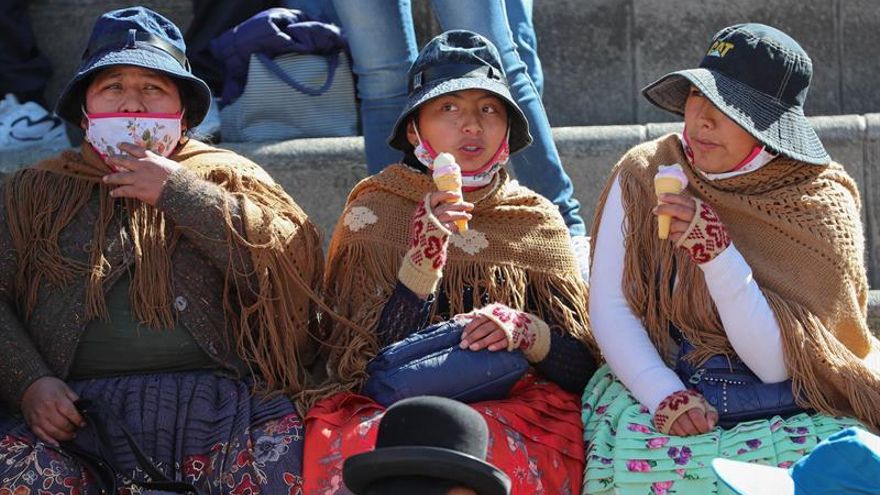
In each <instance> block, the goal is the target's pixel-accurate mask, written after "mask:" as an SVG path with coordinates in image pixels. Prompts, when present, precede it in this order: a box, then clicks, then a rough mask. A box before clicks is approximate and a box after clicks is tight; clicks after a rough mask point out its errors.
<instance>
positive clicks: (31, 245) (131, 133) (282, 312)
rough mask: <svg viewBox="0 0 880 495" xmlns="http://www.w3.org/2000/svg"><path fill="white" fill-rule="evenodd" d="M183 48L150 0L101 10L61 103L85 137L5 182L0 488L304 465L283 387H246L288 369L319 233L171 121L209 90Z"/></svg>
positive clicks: (309, 312)
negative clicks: (7, 411) (8, 412)
mask: <svg viewBox="0 0 880 495" xmlns="http://www.w3.org/2000/svg"><path fill="white" fill-rule="evenodd" d="M184 53H185V46H184V43H183V40H182V37H181V34H180V31H179V30H178V29H177V27H176V26H175V25H174V24H172V23H171V22H170V21H168V20H167V19H165V18H164V17H162V16H160V15H159V14H156V13H155V12H152V11H150V10H148V9H145V8H141V7H137V8H130V9H122V10H116V11H112V12H108V13H106V14H104V15H103V16H101V17H100V18H99V19H98V21H97V23H96V24H95V27H94V30H93V32H92V36H91V38H90V40H89V46H88V48H87V49H86V52H85V54H84V56H83V61H82V65H81V66H80V69H79V71H78V73H77V74H76V76H75V77H74V78H73V79H72V80H71V82H70V83H69V84H68V86H67V88H66V89H65V90H64V91H63V93H62V94H61V97H60V99H59V102H58V107H57V112H58V114H59V115H60V116H61V117H62V118H64V119H66V120H67V121H68V122H70V123H73V124H76V125H81V126H82V127H83V129H84V130H85V132H86V141H85V142H84V143H83V146H82V148H81V149H80V150H79V151H66V152H64V153H62V154H61V155H60V156H58V157H55V158H52V159H49V160H46V161H43V162H40V163H38V164H36V165H34V166H32V167H29V168H26V169H24V170H21V171H19V172H18V173H16V174H13V175H12V176H11V177H10V178H9V179H8V180H7V182H6V184H5V185H4V186H3V189H2V195H3V199H2V200H0V210H2V211H0V218H2V219H3V220H2V221H0V252H2V259H0V281H2V282H0V284H2V285H0V321H2V323H0V328H2V331H0V346H2V348H3V349H4V351H5V352H4V354H5V355H6V357H5V358H4V359H3V360H2V362H0V398H2V399H3V400H4V402H6V403H7V404H8V405H9V406H10V407H11V408H12V409H13V410H14V411H16V412H20V413H21V417H6V418H4V419H5V421H4V424H3V427H2V431H0V434H2V435H4V436H3V437H2V440H0V483H2V485H3V488H4V489H10V490H11V491H12V492H15V493H19V491H21V492H22V493H35V492H36V491H37V489H40V490H45V491H46V492H47V493H49V492H51V493H56V492H59V491H61V492H65V493H67V492H69V491H70V490H72V491H73V492H76V490H82V491H83V492H86V493H96V492H97V491H99V490H108V491H112V492H114V493H115V490H114V489H113V487H112V486H110V485H113V484H118V485H119V489H120V490H121V489H123V488H128V489H132V490H134V489H136V488H137V489H142V488H144V487H145V485H144V482H146V481H149V480H148V479H147V478H148V477H149V478H151V479H152V481H154V482H155V481H159V480H158V479H157V478H161V477H163V476H164V477H167V478H170V479H171V480H174V479H177V480H183V481H186V482H189V483H192V484H194V485H195V486H196V487H197V488H198V489H199V490H200V491H203V492H205V493H208V492H211V493H214V492H218V491H220V490H222V491H223V492H224V493H225V492H231V493H239V492H251V491H254V490H262V491H263V492H264V493H270V492H271V493H280V492H282V491H283V492H285V493H286V492H287V491H288V490H294V489H295V488H297V487H299V485H300V484H301V477H300V475H301V458H302V455H301V453H302V451H301V448H302V424H301V420H300V416H299V415H298V414H297V411H296V410H295V407H294V404H293V403H292V402H291V401H290V400H289V399H286V398H284V397H282V396H281V395H280V394H276V395H273V396H271V397H266V396H265V395H264V394H262V393H259V394H257V395H254V392H270V391H271V392H277V391H283V392H286V393H288V394H290V395H296V394H297V393H299V392H300V389H301V388H302V386H303V380H304V376H303V374H302V373H303V372H302V369H303V367H304V366H305V365H306V364H307V363H308V360H309V355H310V352H309V349H308V347H307V342H308V338H307V334H308V329H309V326H310V325H311V324H312V323H314V320H315V311H314V304H313V303H312V299H311V297H313V296H312V295H313V294H314V291H315V289H316V288H317V287H318V285H319V284H320V279H321V272H322V255H321V247H320V241H319V236H318V233H317V229H316V228H315V227H314V226H313V225H312V224H311V223H309V221H308V220H307V218H306V216H305V215H304V214H303V212H302V211H301V210H300V209H299V207H298V206H297V205H296V204H295V203H294V202H293V200H291V199H290V197H289V196H287V195H286V194H285V193H284V192H283V190H282V189H281V188H280V187H279V186H278V185H277V184H275V183H274V182H273V181H272V180H271V178H270V177H269V176H268V175H267V174H266V173H265V171H263V170H262V169H261V168H260V167H259V166H257V165H256V164H254V163H252V162H250V161H248V160H246V159H245V158H243V157H241V156H238V155H236V154H234V153H231V152H228V151H224V150H220V149H217V148H212V147H210V146H207V145H205V144H202V143H199V142H198V141H195V140H194V139H189V138H187V137H186V136H185V131H186V129H187V128H190V127H192V126H195V125H197V124H198V123H199V122H200V121H201V120H202V118H203V117H204V116H205V113H206V111H207V109H208V106H209V104H210V91H209V90H208V87H207V86H206V85H205V83H204V82H203V81H201V80H200V79H198V78H197V77H195V76H193V75H192V73H191V72H190V69H189V63H188V61H187V59H186V56H185V55H184ZM123 430H127V431H128V432H129V433H130V434H131V436H130V437H128V438H127V437H126V435H125V434H124V433H123ZM102 434H103V436H102ZM138 451H141V453H142V454H143V455H144V456H145V457H143V456H142V457H138V455H137V453H138ZM88 456H97V461H100V462H101V463H103V465H99V464H96V463H95V462H90V463H89V464H84V462H85V459H86V458H87V457H88ZM92 460H93V461H94V460H95V459H92ZM156 467H158V471H159V472H158V473H157V472H155V471H151V468H156ZM84 468H86V469H84ZM108 471H110V472H109V475H108Z"/></svg>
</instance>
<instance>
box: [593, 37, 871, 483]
mask: <svg viewBox="0 0 880 495" xmlns="http://www.w3.org/2000/svg"><path fill="white" fill-rule="evenodd" d="M811 76H812V62H811V61H810V58H809V57H808V56H807V54H806V53H805V52H804V50H803V49H802V48H801V47H800V45H798V44H797V42H795V41H794V40H793V39H791V38H790V37H789V36H788V35H786V34H785V33H783V32H781V31H779V30H777V29H774V28H772V27H770V26H765V25H762V24H740V25H735V26H730V27H727V28H725V29H723V30H721V31H720V32H718V33H717V34H716V35H715V37H714V39H713V40H712V43H711V45H710V46H709V48H708V50H707V51H706V52H705V56H704V57H703V61H702V63H701V64H700V66H699V67H698V68H696V69H689V70H682V71H678V72H673V73H670V74H668V75H666V76H663V77H662V78H660V79H659V80H658V81H657V82H654V83H652V84H650V85H649V86H648V87H647V88H645V89H644V90H643V94H644V95H645V97H647V98H648V100H649V101H651V102H652V103H654V104H655V105H657V106H659V107H661V108H664V109H666V110H668V111H670V112H673V113H677V114H680V115H683V116H684V123H685V125H684V129H683V131H682V132H681V133H680V134H678V133H676V134H670V135H667V136H664V137H661V138H659V139H656V140H654V141H652V142H649V143H645V144H642V145H639V146H637V147H635V148H633V149H632V150H630V151H629V152H628V153H627V154H626V155H625V156H624V157H623V158H622V159H621V161H620V162H619V163H618V164H617V166H616V167H615V168H614V170H613V172H612V176H611V178H610V179H609V181H608V184H607V186H606V189H605V192H604V194H603V196H602V198H601V201H600V205H599V208H598V209H597V212H598V213H597V216H596V218H595V220H594V222H593V233H594V240H595V246H594V247H595V254H596V256H595V258H594V259H593V272H592V278H591V299H590V317H591V319H592V323H593V328H594V331H595V334H596V340H597V341H598V343H599V347H600V348H601V349H602V354H603V356H604V357H605V358H606V359H607V366H605V367H603V368H601V369H600V370H599V371H598V372H597V373H596V374H595V375H594V376H593V378H592V380H591V381H590V383H589V384H588V385H587V387H586V390H585V392H584V396H583V410H584V414H583V417H584V424H585V442H586V445H587V446H588V447H587V448H588V452H587V458H588V463H587V470H586V479H585V482H584V493H630V492H633V493H636V492H637V493H655V494H660V493H679V494H681V493H714V492H715V491H716V490H718V486H717V479H716V477H715V475H714V474H713V473H712V471H711V470H710V469H709V463H710V461H711V459H712V458H714V457H718V456H721V457H727V458H735V459H739V460H748V461H758V462H761V463H763V464H769V465H774V466H788V465H790V464H792V463H793V462H795V461H797V460H798V459H799V458H800V457H801V456H802V455H803V454H804V453H806V452H809V451H810V450H811V449H812V448H813V447H815V445H816V443H817V442H818V441H819V440H821V439H823V438H825V437H827V436H829V435H831V434H832V433H834V432H837V431H839V430H841V429H843V428H845V427H847V426H853V425H858V424H859V423H860V422H861V423H863V424H865V425H868V426H869V427H872V428H877V427H880V366H878V359H877V358H878V355H880V354H878V342H877V339H876V338H874V337H873V336H872V335H871V333H870V332H869V330H868V327H867V321H866V310H865V308H866V297H867V293H868V291H867V289H868V285H867V278H866V275H865V267H864V263H863V262H864V251H863V249H864V237H863V232H862V225H861V220H860V215H859V209H860V202H859V193H858V188H857V186H856V184H855V182H854V181H853V179H852V178H851V177H850V176H849V175H848V174H847V173H846V171H845V170H844V167H843V166H841V165H840V164H837V163H835V162H833V161H832V160H831V158H830V157H829V156H828V153H827V152H826V151H825V148H824V147H823V145H822V143H821V141H820V140H819V138H818V137H817V135H816V133H815V131H814V130H813V128H812V126H811V125H810V122H809V121H808V120H807V119H806V117H805V116H804V112H803V104H804V99H805V98H806V95H807V90H808V88H809V83H810V79H811ZM670 186H674V187H670Z"/></svg>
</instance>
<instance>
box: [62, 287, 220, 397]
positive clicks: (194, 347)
mask: <svg viewBox="0 0 880 495" xmlns="http://www.w3.org/2000/svg"><path fill="white" fill-rule="evenodd" d="M130 286H131V276H130V275H128V274H127V275H124V276H123V277H122V278H120V279H119V281H118V282H116V283H115V284H114V285H113V287H111V288H110V290H109V291H108V293H107V311H108V313H109V318H108V319H107V320H104V319H101V318H95V319H93V320H92V321H90V322H89V324H88V325H87V326H86V329H85V331H84V332H83V335H82V337H80V339H79V344H78V345H77V348H76V354H75V357H74V360H73V364H72V365H71V367H70V374H69V378H70V379H72V380H78V379H85V378H97V377H108V376H119V375H133V374H139V373H159V372H170V371H186V370H196V369H209V368H216V367H217V365H216V364H215V363H214V362H213V361H212V360H211V358H210V357H208V355H207V354H205V353H204V351H202V349H201V348H200V347H199V345H198V344H197V343H196V341H195V339H193V337H192V335H190V333H189V331H187V330H186V328H184V327H183V326H182V325H181V324H180V323H177V324H175V326H174V327H172V328H167V329H161V330H156V329H154V328H150V327H146V326H143V325H141V324H140V323H138V320H137V317H136V316H135V314H134V312H133V311H132V307H131V298H130V297H129V287H130Z"/></svg>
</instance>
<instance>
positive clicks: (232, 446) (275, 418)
mask: <svg viewBox="0 0 880 495" xmlns="http://www.w3.org/2000/svg"><path fill="white" fill-rule="evenodd" d="M69 385H70V387H71V388H72V389H73V390H74V391H75V392H76V393H77V394H79V396H80V397H81V398H83V399H90V400H91V401H92V403H93V404H94V405H95V407H99V408H102V413H105V414H106V415H110V416H112V417H113V418H114V419H115V420H118V421H117V422H116V423H115V424H114V423H113V422H112V421H111V422H109V423H108V425H107V430H108V435H109V441H108V442H107V443H109V444H110V445H109V446H108V448H109V449H110V451H111V452H112V454H110V455H112V456H113V457H114V460H113V461H114V464H115V465H116V467H117V468H118V475H117V482H118V486H120V487H121V489H120V490H119V493H120V494H135V493H140V488H139V487H138V486H137V485H132V480H145V479H146V477H145V475H144V473H143V470H142V469H141V468H140V467H139V465H138V462H137V461H136V459H135V456H134V455H133V452H132V449H131V448H130V447H129V446H128V443H127V442H126V441H125V439H124V436H123V434H122V432H121V429H120V428H119V425H120V424H123V425H124V426H125V428H126V429H128V431H129V432H130V433H131V434H132V436H133V437H134V438H135V440H136V441H137V443H138V445H139V447H140V448H141V450H142V451H143V452H144V453H145V454H146V455H147V456H149V457H150V460H151V461H152V462H153V463H154V464H155V465H156V466H157V467H158V468H159V469H160V470H161V471H162V472H164V473H165V474H166V475H167V476H168V478H170V479H174V480H183V481H186V482H189V483H192V484H193V485H194V486H195V487H196V488H197V489H199V491H200V493H203V494H221V493H222V494H234V495H256V494H259V493H264V494H284V495H288V494H289V495H296V494H299V493H301V491H302V457H303V425H302V420H301V418H300V417H299V415H298V414H297V412H296V410H295V409H294V407H293V404H292V403H291V401H290V400H288V399H286V398H284V397H281V396H275V397H272V398H268V399H261V398H259V397H256V396H253V395H252V394H251V387H250V384H249V383H248V382H247V381H243V380H236V379H232V378H229V377H226V376H222V375H220V374H217V373H214V372H210V371H197V372H182V373H164V374H151V375H134V376H125V377H117V378H101V379H93V380H82V381H74V382H70V383H69ZM114 426H115V427H114ZM74 442H75V444H76V446H77V447H79V448H81V449H83V450H86V451H88V452H97V451H98V450H97V438H96V435H95V434H94V430H93V429H92V428H89V427H88V426H87V427H86V428H84V429H82V430H81V431H79V432H78V433H77V438H76V440H75V441H74ZM105 445H106V444H105ZM105 456H106V454H105ZM93 493H98V489H97V486H96V484H95V480H94V477H93V476H92V473H91V472H89V471H88V470H87V469H84V467H83V466H82V465H81V464H80V463H79V462H78V461H77V460H76V459H75V458H74V457H72V456H70V455H69V454H68V453H66V452H65V451H64V450H63V449H57V448H55V447H53V446H51V445H47V444H45V443H43V442H42V441H39V440H38V439H37V438H36V436H34V434H33V433H32V432H31V430H30V428H29V427H28V426H27V424H25V422H24V420H23V419H22V418H21V416H15V417H10V416H6V417H4V418H2V421H0V494H2V495H7V494H8V495H13V494H14V495H28V494H34V495H36V494H51V495H59V494H71V495H74V494H78V495H87V494H93Z"/></svg>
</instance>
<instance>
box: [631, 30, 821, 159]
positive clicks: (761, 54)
mask: <svg viewBox="0 0 880 495" xmlns="http://www.w3.org/2000/svg"><path fill="white" fill-rule="evenodd" d="M812 77H813V63H812V62H811V61H810V57H809V56H808V55H807V53H806V52H805V51H804V49H803V48H801V46H800V45H799V44H798V43H797V42H796V41H795V40H793V39H792V38H791V37H789V36H788V35H787V34H785V33H783V32H782V31H780V30H778V29H776V28H773V27H770V26H766V25H764V24H737V25H735V26H730V27H726V28H724V29H722V30H721V31H719V32H718V34H716V35H715V37H714V38H713V39H712V44H711V45H710V46H709V50H708V51H707V52H706V55H705V56H704V57H703V61H702V63H700V66H699V68H697V69H689V70H681V71H677V72H672V73H670V74H667V75H665V76H663V77H661V78H660V79H658V80H657V81H655V82H653V83H651V84H649V85H648V86H646V87H645V88H644V89H643V90H642V94H643V95H644V96H645V98H647V99H648V101H650V102H651V103H653V104H654V105H656V106H658V107H660V108H662V109H664V110H667V111H669V112H672V113H677V114H679V115H684V104H685V100H687V96H688V92H689V90H690V87H691V85H693V86H695V87H696V88H697V89H699V90H700V92H702V93H703V94H704V95H705V96H706V97H707V98H709V100H710V101H711V102H712V103H713V104H714V105H715V106H716V107H717V108H718V110H720V111H721V112H723V113H724V115H726V116H728V117H729V118H730V119H731V120H733V121H734V122H736V123H737V124H738V125H739V126H740V127H742V128H743V129H745V130H746V132H748V133H749V134H751V135H752V136H753V137H754V138H755V139H757V140H758V141H760V142H761V143H763V144H764V145H766V146H768V147H770V148H772V149H773V150H774V151H776V152H778V153H781V154H783V155H785V156H788V157H790V158H794V159H795V160H800V161H803V162H806V163H811V164H814V165H826V164H828V163H829V162H830V161H831V157H830V156H828V152H827V151H825V147H824V146H823V145H822V141H820V140H819V136H817V135H816V131H815V130H813V126H812V125H810V122H809V121H808V120H807V118H806V116H805V115H804V100H805V99H806V97H807V91H808V90H809V87H810V80H811V79H812Z"/></svg>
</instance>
